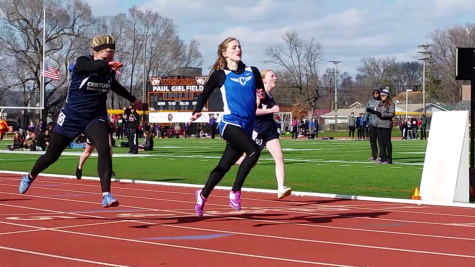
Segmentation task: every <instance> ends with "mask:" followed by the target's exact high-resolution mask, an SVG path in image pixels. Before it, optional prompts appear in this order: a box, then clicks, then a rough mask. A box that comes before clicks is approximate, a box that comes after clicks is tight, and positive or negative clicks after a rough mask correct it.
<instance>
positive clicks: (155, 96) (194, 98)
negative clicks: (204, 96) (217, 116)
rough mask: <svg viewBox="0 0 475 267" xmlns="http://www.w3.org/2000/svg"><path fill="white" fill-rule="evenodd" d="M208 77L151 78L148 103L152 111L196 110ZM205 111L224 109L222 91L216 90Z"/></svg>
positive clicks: (204, 108)
mask: <svg viewBox="0 0 475 267" xmlns="http://www.w3.org/2000/svg"><path fill="white" fill-rule="evenodd" d="M205 83H206V77H201V76H200V77H183V76H176V77H165V78H150V84H149V85H148V90H147V91H148V103H149V109H150V111H152V112H153V111H183V112H191V111H194V110H195V108H196V105H197V103H198V99H199V97H200V95H201V93H202V92H203V89H204V85H205ZM202 111H203V112H207V111H216V112H219V111H223V101H222V99H221V92H220V91H219V90H216V91H214V92H213V93H212V94H211V96H210V98H209V99H208V101H207V102H206V104H205V106H204V107H203V110H202Z"/></svg>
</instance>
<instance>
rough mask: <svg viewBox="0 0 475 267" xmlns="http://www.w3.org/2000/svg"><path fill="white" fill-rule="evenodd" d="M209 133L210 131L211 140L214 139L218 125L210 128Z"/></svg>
mask: <svg viewBox="0 0 475 267" xmlns="http://www.w3.org/2000/svg"><path fill="white" fill-rule="evenodd" d="M209 131H210V135H211V139H214V138H215V136H216V125H213V126H210V129H209Z"/></svg>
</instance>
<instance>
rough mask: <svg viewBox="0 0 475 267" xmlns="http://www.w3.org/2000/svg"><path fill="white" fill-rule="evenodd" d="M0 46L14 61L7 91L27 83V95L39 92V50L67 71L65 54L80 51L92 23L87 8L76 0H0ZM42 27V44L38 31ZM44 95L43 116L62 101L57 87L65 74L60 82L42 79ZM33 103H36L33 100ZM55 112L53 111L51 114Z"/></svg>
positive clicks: (63, 79) (6, 55)
mask: <svg viewBox="0 0 475 267" xmlns="http://www.w3.org/2000/svg"><path fill="white" fill-rule="evenodd" d="M44 9H46V10H48V14H47V16H46V29H43V10H44ZM0 14H1V15H0V17H1V18H0V46H1V47H3V53H4V55H5V57H6V58H7V59H8V60H11V61H12V62H14V64H16V67H14V68H9V71H10V72H11V73H10V75H8V77H7V79H6V80H5V82H6V83H5V84H4V87H5V88H6V89H7V90H11V91H22V90H25V88H28V87H25V86H26V84H31V86H30V87H29V88H30V90H31V91H30V92H29V94H30V95H33V94H34V92H39V88H40V86H41V63H43V62H42V61H43V60H42V55H43V50H45V56H46V58H47V60H49V61H50V63H52V64H50V65H51V66H52V67H54V68H57V69H60V70H61V71H62V73H66V71H67V66H66V65H67V62H68V58H70V57H71V56H73V55H75V54H77V53H78V52H80V50H79V49H80V48H81V47H83V46H84V40H85V37H84V36H87V33H88V29H89V28H90V26H91V25H93V24H94V19H93V17H92V11H91V8H90V7H89V6H88V5H87V4H86V3H84V2H81V1H80V0H71V1H70V2H67V3H65V4H64V3H62V2H61V1H59V0H44V1H29V0H2V1H1V2H0ZM43 31H46V42H45V47H43V40H42V35H43ZM45 82H46V88H47V90H46V96H45V110H43V117H44V119H46V117H47V116H48V109H51V108H53V107H54V106H55V105H62V103H63V102H64V97H63V99H62V100H61V99H57V96H58V95H60V94H58V93H57V91H58V90H62V89H64V84H65V82H66V75H64V74H63V75H62V80H61V81H60V82H51V81H49V79H45ZM34 104H36V103H34ZM51 115H53V116H54V115H55V114H51Z"/></svg>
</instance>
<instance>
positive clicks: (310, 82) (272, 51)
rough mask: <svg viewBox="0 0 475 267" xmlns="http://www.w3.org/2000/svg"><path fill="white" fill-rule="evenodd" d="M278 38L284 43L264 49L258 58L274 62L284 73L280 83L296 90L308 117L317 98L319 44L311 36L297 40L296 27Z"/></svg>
mask: <svg viewBox="0 0 475 267" xmlns="http://www.w3.org/2000/svg"><path fill="white" fill-rule="evenodd" d="M282 39H283V40H284V42H285V43H284V45H275V46H270V47H269V48H267V49H266V50H265V52H264V53H265V57H264V59H263V60H262V61H263V63H264V64H273V65H275V66H276V67H277V68H278V70H279V71H280V72H281V73H284V74H285V75H284V77H283V78H284V79H281V80H282V81H281V83H283V84H285V87H287V88H294V89H297V90H298V92H299V96H300V98H301V100H302V104H304V105H305V108H307V109H308V110H309V112H308V114H309V116H312V115H313V110H314V109H315V107H316V102H317V100H318V99H319V98H320V92H319V78H318V74H317V69H318V65H319V64H320V62H321V60H322V53H323V49H322V46H321V45H320V44H319V43H317V41H316V40H315V39H314V38H311V39H309V40H303V39H301V38H300V37H299V35H298V32H297V31H296V30H289V31H287V32H286V33H285V34H284V35H283V36H282Z"/></svg>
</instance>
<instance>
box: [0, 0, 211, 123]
mask: <svg viewBox="0 0 475 267" xmlns="http://www.w3.org/2000/svg"><path fill="white" fill-rule="evenodd" d="M44 9H46V11H47V12H46V16H45V17H46V19H45V23H46V27H45V29H43V10H44ZM43 31H45V35H46V41H45V45H44V46H43ZM97 34H110V35H112V36H113V37H114V38H115V40H116V55H115V59H116V60H117V61H121V62H122V63H123V64H124V68H123V69H122V70H121V72H122V75H121V76H120V77H119V81H120V82H121V83H122V84H123V85H124V87H126V88H128V89H129V90H130V91H131V92H132V93H133V94H134V95H136V96H137V97H141V96H142V85H143V81H144V79H143V77H144V74H145V77H146V79H148V77H152V76H163V75H167V73H169V72H170V71H171V70H173V69H175V68H178V67H199V66H201V64H202V54H201V52H200V44H199V42H198V41H197V40H191V41H190V42H188V43H185V42H184V41H183V40H182V39H181V38H180V36H179V32H178V27H177V25H176V24H175V23H174V22H173V20H172V19H170V18H167V17H164V16H161V15H160V14H158V13H156V12H152V11H148V10H147V11H142V10H139V9H138V8H137V7H136V6H134V7H132V8H130V9H129V10H128V12H127V13H120V14H117V15H114V16H94V15H93V12H92V10H91V7H90V6H89V5H88V4H87V3H86V2H84V1H82V0H70V1H67V2H65V1H61V0H44V1H31V0H2V1H0V106H4V105H8V106H28V105H30V106H35V105H36V104H37V103H38V101H39V99H38V98H39V88H40V86H41V70H42V69H41V63H42V56H43V50H44V52H45V57H46V62H47V63H48V66H51V67H53V68H56V69H59V70H60V71H61V80H60V81H53V80H50V79H47V78H45V84H46V97H45V106H46V109H45V114H44V116H45V117H46V112H48V113H49V115H51V116H52V117H53V118H55V117H56V116H57V114H58V113H59V110H60V108H61V107H62V106H63V105H64V101H65V98H66V95H67V87H68V84H67V82H68V63H73V64H74V63H75V62H74V61H75V59H76V58H77V57H78V56H81V55H85V54H90V53H91V46H90V41H91V39H92V37H93V36H95V35H97ZM7 96H9V97H7ZM122 101H123V100H122V98H115V99H114V95H113V94H111V97H110V106H111V107H115V108H119V107H122V106H123V105H125V102H124V103H123V102H122ZM46 110H47V111H46Z"/></svg>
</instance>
